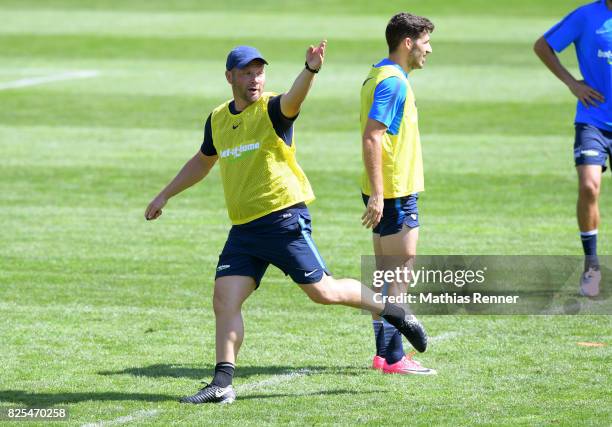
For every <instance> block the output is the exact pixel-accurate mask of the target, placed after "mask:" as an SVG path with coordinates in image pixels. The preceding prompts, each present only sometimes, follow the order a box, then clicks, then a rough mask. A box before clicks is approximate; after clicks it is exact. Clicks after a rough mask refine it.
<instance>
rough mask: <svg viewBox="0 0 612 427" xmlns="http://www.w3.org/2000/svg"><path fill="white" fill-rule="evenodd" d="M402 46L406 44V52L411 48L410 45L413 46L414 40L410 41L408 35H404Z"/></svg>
mask: <svg viewBox="0 0 612 427" xmlns="http://www.w3.org/2000/svg"><path fill="white" fill-rule="evenodd" d="M404 46H406V49H408V52H410V51H411V50H412V46H414V42H413V41H412V39H411V38H410V37H406V38H405V39H404Z"/></svg>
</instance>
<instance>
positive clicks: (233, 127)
mask: <svg viewBox="0 0 612 427" xmlns="http://www.w3.org/2000/svg"><path fill="white" fill-rule="evenodd" d="M241 124H242V123H238V124H237V125H232V129H237V128H238V126H240V125H241Z"/></svg>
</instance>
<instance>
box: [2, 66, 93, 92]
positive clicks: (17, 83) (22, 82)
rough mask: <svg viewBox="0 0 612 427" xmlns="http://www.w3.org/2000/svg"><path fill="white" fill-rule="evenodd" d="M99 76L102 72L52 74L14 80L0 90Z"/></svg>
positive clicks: (3, 84)
mask: <svg viewBox="0 0 612 427" xmlns="http://www.w3.org/2000/svg"><path fill="white" fill-rule="evenodd" d="M98 75H100V72H99V71H95V70H81V71H67V72H65V73H60V74H50V75H48V76H41V77H28V78H25V79H19V80H14V81H12V82H7V83H0V90H6V89H18V88H22V87H27V86H36V85H42V84H45V83H52V82H60V81H64V80H74V79H89V78H92V77H97V76H98Z"/></svg>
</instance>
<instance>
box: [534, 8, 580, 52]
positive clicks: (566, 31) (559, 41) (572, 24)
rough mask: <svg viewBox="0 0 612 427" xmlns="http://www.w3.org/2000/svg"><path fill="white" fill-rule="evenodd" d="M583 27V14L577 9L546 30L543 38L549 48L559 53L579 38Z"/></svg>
mask: <svg viewBox="0 0 612 427" xmlns="http://www.w3.org/2000/svg"><path fill="white" fill-rule="evenodd" d="M584 26H585V23H584V14H583V13H582V10H581V9H580V8H579V9H576V10H574V11H573V12H572V13H570V14H569V15H567V16H566V17H565V18H563V19H562V20H561V21H560V22H558V23H557V24H556V25H555V26H553V27H552V28H551V29H550V30H548V31H547V32H546V33H545V34H544V38H545V39H546V41H547V42H548V44H549V45H550V47H552V48H553V49H554V50H555V51H557V52H561V51H562V50H563V49H565V48H566V47H568V46H569V45H570V44H572V43H573V42H575V41H576V40H577V39H578V38H579V37H580V35H581V33H582V30H583V28H584Z"/></svg>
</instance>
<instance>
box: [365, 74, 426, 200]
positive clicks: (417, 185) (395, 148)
mask: <svg viewBox="0 0 612 427" xmlns="http://www.w3.org/2000/svg"><path fill="white" fill-rule="evenodd" d="M389 77H397V78H399V79H400V80H401V81H402V82H404V84H405V85H406V101H405V103H404V112H403V117H402V121H401V123H400V126H399V132H398V133H397V135H391V134H389V133H387V132H386V133H385V134H384V135H383V139H382V175H383V189H384V196H383V197H384V198H385V199H392V198H397V197H404V196H407V195H409V194H412V193H418V192H421V191H424V190H425V183H424V177H423V156H422V154H421V139H420V136H419V126H418V114H417V109H416V104H415V100H414V93H413V92H412V88H411V87H410V84H409V83H408V79H407V78H406V76H405V75H404V74H403V73H402V72H401V71H400V70H398V69H397V68H396V67H395V66H393V65H383V66H381V67H378V68H376V67H372V70H371V71H370V74H369V75H368V78H367V79H366V81H365V82H364V84H363V86H362V88H361V134H362V135H363V131H364V130H365V126H366V123H367V120H368V114H369V112H370V108H371V107H372V102H373V101H374V90H375V89H376V86H377V85H378V83H380V82H381V81H383V80H384V79H387V78H389ZM361 191H362V192H363V193H364V194H366V195H368V196H370V195H371V188H370V180H369V178H368V174H367V171H366V170H365V168H364V170H363V174H362V178H361Z"/></svg>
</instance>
